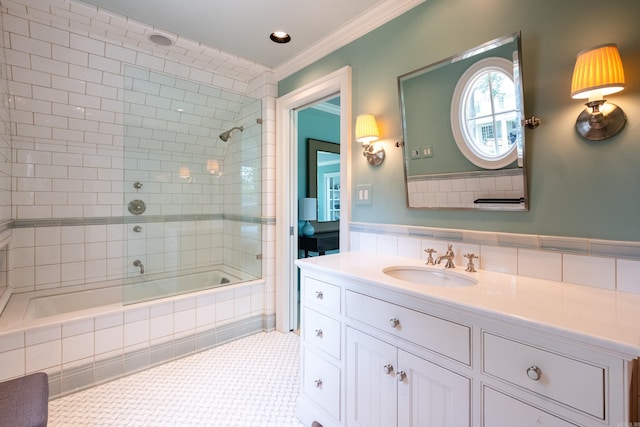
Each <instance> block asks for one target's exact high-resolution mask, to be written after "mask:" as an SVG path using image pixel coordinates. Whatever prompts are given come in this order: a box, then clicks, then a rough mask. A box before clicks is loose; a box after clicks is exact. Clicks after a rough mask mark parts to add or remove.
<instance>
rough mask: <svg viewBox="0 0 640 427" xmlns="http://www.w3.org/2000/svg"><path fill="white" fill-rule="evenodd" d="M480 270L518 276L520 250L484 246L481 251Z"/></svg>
mask: <svg viewBox="0 0 640 427" xmlns="http://www.w3.org/2000/svg"><path fill="white" fill-rule="evenodd" d="M479 261H480V268H482V269H483V270H489V271H497V272H500V273H508V274H516V273H517V271H518V250H517V249H515V248H503V247H499V246H486V245H483V246H482V247H481V251H480V260H479Z"/></svg>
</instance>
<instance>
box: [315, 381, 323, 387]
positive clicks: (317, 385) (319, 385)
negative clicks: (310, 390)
mask: <svg viewBox="0 0 640 427" xmlns="http://www.w3.org/2000/svg"><path fill="white" fill-rule="evenodd" d="M314 383H315V384H316V388H322V380H315V381H314Z"/></svg>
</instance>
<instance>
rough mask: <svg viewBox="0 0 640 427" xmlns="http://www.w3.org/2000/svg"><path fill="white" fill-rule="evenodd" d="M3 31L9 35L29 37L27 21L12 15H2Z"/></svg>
mask: <svg viewBox="0 0 640 427" xmlns="http://www.w3.org/2000/svg"><path fill="white" fill-rule="evenodd" d="M2 26H3V30H4V31H7V32H9V33H14V34H19V35H22V36H25V37H29V21H28V20H26V19H24V18H22V17H18V16H15V15H12V14H8V13H7V14H4V13H3V14H2Z"/></svg>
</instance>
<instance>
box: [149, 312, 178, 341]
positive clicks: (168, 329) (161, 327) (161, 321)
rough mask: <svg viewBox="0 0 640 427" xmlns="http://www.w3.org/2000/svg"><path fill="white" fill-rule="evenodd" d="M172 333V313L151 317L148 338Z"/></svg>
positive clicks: (156, 337)
mask: <svg viewBox="0 0 640 427" xmlns="http://www.w3.org/2000/svg"><path fill="white" fill-rule="evenodd" d="M172 334H173V313H171V314H166V315H162V316H158V317H151V319H150V327H149V339H151V340H154V339H158V338H161V337H165V336H169V335H172Z"/></svg>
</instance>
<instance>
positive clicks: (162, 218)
mask: <svg viewBox="0 0 640 427" xmlns="http://www.w3.org/2000/svg"><path fill="white" fill-rule="evenodd" d="M220 219H224V220H229V221H236V222H249V223H254V224H275V222H276V219H275V217H253V216H243V215H233V214H191V215H148V216H144V217H142V216H106V217H90V218H46V219H15V220H13V221H8V222H6V223H4V224H1V225H0V232H1V231H2V230H4V229H8V228H31V227H72V226H79V225H112V224H138V223H152V222H181V221H209V220H220Z"/></svg>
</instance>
